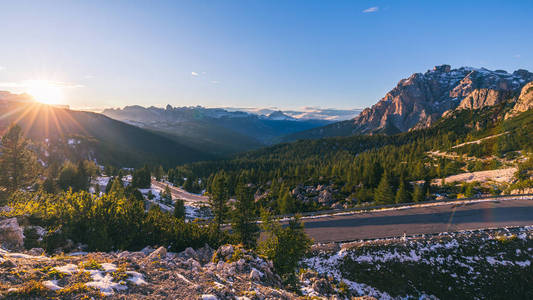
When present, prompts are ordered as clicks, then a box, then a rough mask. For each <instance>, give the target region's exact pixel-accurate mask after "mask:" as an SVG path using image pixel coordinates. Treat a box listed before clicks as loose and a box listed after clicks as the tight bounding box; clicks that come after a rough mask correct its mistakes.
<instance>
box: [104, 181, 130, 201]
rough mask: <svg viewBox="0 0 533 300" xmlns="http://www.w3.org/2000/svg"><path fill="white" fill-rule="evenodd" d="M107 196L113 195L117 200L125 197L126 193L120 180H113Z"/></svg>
mask: <svg viewBox="0 0 533 300" xmlns="http://www.w3.org/2000/svg"><path fill="white" fill-rule="evenodd" d="M108 194H114V195H115V197H116V198H118V199H122V198H125V197H126V191H125V190H124V186H123V185H122V180H120V178H115V180H113V183H112V184H111V189H110V190H109V192H108Z"/></svg>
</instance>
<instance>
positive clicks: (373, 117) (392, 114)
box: [284, 65, 533, 141]
mask: <svg viewBox="0 0 533 300" xmlns="http://www.w3.org/2000/svg"><path fill="white" fill-rule="evenodd" d="M530 81H533V73H531V72H528V71H526V70H517V71H515V72H513V73H512V74H510V73H507V72H506V71H502V70H496V71H490V70H487V69H484V68H481V69H475V68H470V67H462V68H459V69H451V67H450V66H449V65H442V66H436V67H435V68H433V70H430V71H427V72H426V73H424V74H422V73H415V74H413V75H411V76H410V77H409V78H406V79H402V80H400V82H399V83H398V84H397V86H396V87H395V88H393V89H392V90H391V91H390V92H388V93H387V94H386V95H385V97H383V98H382V99H381V100H380V101H379V102H378V103H376V104H375V105H373V106H372V107H370V108H366V109H365V110H363V112H361V114H360V115H358V116H357V117H355V118H354V119H352V120H349V121H343V122H339V123H335V124H331V125H327V126H325V127H320V128H315V129H312V130H308V131H306V132H302V133H297V134H294V135H291V136H289V137H286V138H285V139H284V140H286V141H289V140H295V139H301V138H320V137H328V136H346V135H351V134H356V133H397V132H405V131H408V130H411V129H417V128H425V127H428V126H430V125H431V124H433V123H435V121H437V120H438V119H439V118H441V117H442V115H443V114H444V113H445V112H447V111H449V110H454V109H480V108H483V107H486V106H493V105H495V104H498V103H501V102H503V101H505V100H508V99H511V98H513V97H516V96H518V94H519V93H520V90H521V88H522V87H523V86H524V85H525V84H527V83H528V82H530Z"/></svg>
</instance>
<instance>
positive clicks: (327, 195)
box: [318, 190, 333, 204]
mask: <svg viewBox="0 0 533 300" xmlns="http://www.w3.org/2000/svg"><path fill="white" fill-rule="evenodd" d="M331 202H333V196H332V195H331V192H330V191H328V190H322V191H321V192H320V194H319V195H318V203H320V204H329V203H331Z"/></svg>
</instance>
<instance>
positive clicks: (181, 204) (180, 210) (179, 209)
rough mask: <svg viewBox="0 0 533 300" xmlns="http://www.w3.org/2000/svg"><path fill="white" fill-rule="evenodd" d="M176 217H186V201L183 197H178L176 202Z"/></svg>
mask: <svg viewBox="0 0 533 300" xmlns="http://www.w3.org/2000/svg"><path fill="white" fill-rule="evenodd" d="M174 217H176V218H178V219H185V201H183V200H182V199H176V202H174Z"/></svg>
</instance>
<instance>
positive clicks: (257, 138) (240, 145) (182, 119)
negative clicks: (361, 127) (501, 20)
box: [102, 105, 332, 156]
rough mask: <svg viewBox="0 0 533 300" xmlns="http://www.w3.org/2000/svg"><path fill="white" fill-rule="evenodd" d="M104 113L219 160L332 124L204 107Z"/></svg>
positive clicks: (128, 108) (278, 113) (139, 108)
mask: <svg viewBox="0 0 533 300" xmlns="http://www.w3.org/2000/svg"><path fill="white" fill-rule="evenodd" d="M102 113H103V114H104V115H106V116H108V117H110V118H114V119H116V120H120V121H123V122H126V123H128V124H132V125H135V126H139V127H142V128H146V129H150V130H154V131H159V132H163V133H165V134H168V136H169V137H172V138H174V139H176V140H179V141H182V142H186V143H187V144H189V145H191V146H192V147H194V148H197V149H203V150H205V151H207V152H210V153H211V154H213V155H218V156H227V155H230V154H234V153H238V152H243V151H248V150H252V149H257V148H260V147H263V146H266V145H271V144H274V143H276V142H277V141H278V140H279V139H280V138H281V137H283V136H286V135H289V134H292V133H295V132H300V131H304V130H308V129H311V128H315V127H321V126H324V125H326V124H331V123H332V121H329V120H322V119H298V118H295V117H292V116H289V115H287V114H285V113H284V112H282V111H279V110H278V111H271V112H269V113H268V114H266V115H262V114H255V113H250V112H245V111H230V110H227V109H222V108H204V107H201V106H195V107H172V106H171V105H167V106H166V108H158V107H153V106H152V107H147V108H146V107H142V106H126V107H124V108H118V109H105V110H104V111H103V112H102Z"/></svg>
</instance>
